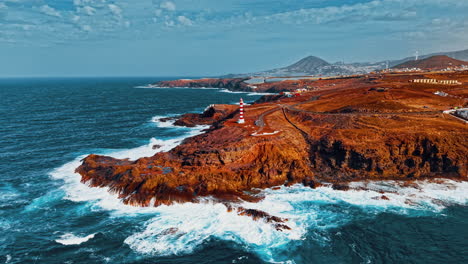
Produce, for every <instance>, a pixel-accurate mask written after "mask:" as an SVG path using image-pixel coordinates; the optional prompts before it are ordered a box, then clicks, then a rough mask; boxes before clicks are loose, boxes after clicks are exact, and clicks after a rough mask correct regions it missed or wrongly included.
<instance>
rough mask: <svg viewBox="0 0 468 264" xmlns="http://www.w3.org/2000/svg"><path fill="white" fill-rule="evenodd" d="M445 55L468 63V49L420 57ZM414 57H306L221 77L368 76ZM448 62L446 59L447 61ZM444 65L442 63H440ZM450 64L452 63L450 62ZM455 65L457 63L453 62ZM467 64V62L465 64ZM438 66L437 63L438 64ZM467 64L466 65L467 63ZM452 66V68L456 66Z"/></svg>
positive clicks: (421, 57)
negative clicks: (365, 59)
mask: <svg viewBox="0 0 468 264" xmlns="http://www.w3.org/2000/svg"><path fill="white" fill-rule="evenodd" d="M438 55H444V56H448V57H450V58H452V59H454V60H458V61H468V49H466V50H460V51H450V52H438V53H432V54H427V55H422V56H419V58H420V59H421V60H423V59H426V58H430V57H433V56H438ZM412 60H414V57H407V58H403V59H399V60H385V61H380V62H354V63H348V64H344V63H341V62H339V63H333V64H331V63H328V62H327V61H325V60H323V59H321V58H319V57H316V56H308V57H305V58H303V59H301V60H299V61H297V62H295V63H293V64H291V65H289V66H287V67H283V68H277V69H272V70H267V71H260V72H251V73H243V74H228V75H225V76H221V77H222V78H239V77H249V76H304V75H315V76H336V75H353V74H366V73H369V72H372V71H376V70H382V69H385V68H386V67H387V63H388V67H395V66H397V65H400V64H402V63H405V62H408V61H412ZM445 60H446V59H445ZM440 63H442V62H440ZM448 63H450V62H448ZM451 63H455V61H453V62H451ZM464 63H465V62H464ZM436 64H437V63H436ZM465 64H466V63H465ZM456 65H457V64H455V65H452V66H456Z"/></svg>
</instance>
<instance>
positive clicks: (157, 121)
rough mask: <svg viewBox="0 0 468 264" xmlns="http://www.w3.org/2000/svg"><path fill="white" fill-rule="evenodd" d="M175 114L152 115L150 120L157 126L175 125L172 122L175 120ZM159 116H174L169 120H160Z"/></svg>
mask: <svg viewBox="0 0 468 264" xmlns="http://www.w3.org/2000/svg"><path fill="white" fill-rule="evenodd" d="M176 116H177V115H165V116H159V115H158V116H153V117H152V118H151V122H152V123H154V124H155V125H156V126H157V127H166V128H168V127H175V126H174V123H175V121H176V119H175V117H176ZM161 118H174V119H171V120H167V121H160V119H161Z"/></svg>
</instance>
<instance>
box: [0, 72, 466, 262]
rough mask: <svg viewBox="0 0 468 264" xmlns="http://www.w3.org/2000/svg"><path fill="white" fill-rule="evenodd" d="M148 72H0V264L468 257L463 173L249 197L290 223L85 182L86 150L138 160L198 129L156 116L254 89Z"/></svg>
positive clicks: (248, 97) (448, 259)
mask: <svg viewBox="0 0 468 264" xmlns="http://www.w3.org/2000/svg"><path fill="white" fill-rule="evenodd" d="M157 80H159V79H158V78H107V79H106V78H88V79H0V263H278V262H279V263H425V264H427V263H468V207H467V199H468V185H467V184H466V183H458V182H452V181H446V182H445V183H443V184H434V183H428V182H420V183H419V184H418V188H415V187H396V183H392V182H380V183H372V184H367V185H366V184H365V183H356V184H357V185H362V186H366V188H368V189H371V190H368V191H364V190H362V191H348V192H344V191H335V190H332V189H330V188H327V187H323V188H318V189H315V190H312V189H310V188H305V187H301V186H293V187H288V188H286V187H282V188H281V189H280V190H274V191H273V190H265V191H264V192H265V194H266V199H265V200H264V201H262V202H260V203H256V204H249V203H245V206H248V207H249V208H259V209H262V210H265V211H267V212H269V213H271V214H274V215H278V216H283V217H287V218H289V219H290V220H289V222H288V225H290V226H291V227H292V231H289V232H280V231H277V230H275V229H274V228H273V227H272V226H271V225H270V224H268V223H263V222H261V221H257V222H256V221H253V220H252V219H251V218H249V217H244V216H238V215H236V214H235V213H229V212H227V210H226V208H225V206H224V205H221V204H216V203H214V202H211V201H207V202H206V203H202V204H181V205H174V206H169V207H168V206H162V207H158V208H136V207H130V206H124V205H123V204H122V203H120V201H119V200H118V199H117V198H116V197H115V196H114V195H112V194H109V193H108V192H107V191H106V190H105V189H96V188H89V187H87V186H86V185H84V184H81V183H80V182H79V175H77V174H75V173H74V172H73V171H74V168H76V166H78V164H79V160H80V158H82V157H83V156H84V155H86V154H90V153H100V154H107V155H112V156H115V157H119V158H125V157H128V158H131V159H136V158H138V157H143V156H149V155H152V154H153V153H154V151H155V150H152V148H151V146H152V145H153V144H160V145H163V149H170V148H172V147H174V146H176V145H177V144H179V143H180V141H181V140H182V139H183V138H184V137H187V136H190V135H194V134H196V133H200V130H201V129H200V128H195V129H188V128H177V127H174V126H172V125H171V124H170V123H169V124H167V123H158V122H156V121H155V120H154V117H158V116H172V115H177V114H182V113H186V112H201V111H202V110H203V109H204V108H205V107H206V106H207V105H209V104H213V103H234V102H236V101H238V100H239V97H241V96H242V97H244V99H245V100H246V101H253V100H255V99H257V98H258V97H259V95H249V94H246V93H243V94H239V93H227V92H225V91H223V90H218V89H186V88H180V89H145V88H136V87H138V86H141V85H145V84H148V83H151V82H154V81H157ZM379 191H382V192H385V195H386V196H388V197H389V198H390V200H388V201H387V200H382V199H377V198H378V197H379V196H381V194H380V193H379ZM169 228H177V230H178V231H177V232H164V231H165V230H168V229H169Z"/></svg>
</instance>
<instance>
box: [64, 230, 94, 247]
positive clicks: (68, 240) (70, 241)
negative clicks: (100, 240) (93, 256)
mask: <svg viewBox="0 0 468 264" xmlns="http://www.w3.org/2000/svg"><path fill="white" fill-rule="evenodd" d="M94 235H96V234H91V235H87V236H83V237H80V236H76V235H74V234H72V233H66V234H63V235H62V236H60V238H59V239H56V240H55V242H57V243H60V244H62V245H66V246H68V245H79V244H81V243H84V242H86V241H88V240H90V239H92V238H94Z"/></svg>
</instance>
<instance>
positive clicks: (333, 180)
mask: <svg viewBox="0 0 468 264" xmlns="http://www.w3.org/2000/svg"><path fill="white" fill-rule="evenodd" d="M429 77H431V78H444V75H437V76H429ZM454 77H455V78H458V79H460V80H467V79H468V73H467V72H465V73H457V74H455V75H454V76H451V78H454ZM410 78H412V76H403V75H402V76H394V75H391V76H390V75H389V76H370V77H362V78H358V79H342V80H340V79H336V80H323V81H317V83H316V87H318V89H317V90H315V91H311V92H307V93H304V94H302V95H301V96H299V97H294V98H286V97H275V98H269V99H268V100H264V101H265V102H264V101H259V103H257V104H254V105H252V106H247V107H246V124H243V125H240V124H237V123H236V120H237V115H238V113H237V109H236V108H237V107H235V106H218V107H214V108H208V109H207V111H205V113H203V114H199V115H195V114H193V115H185V116H182V117H181V118H180V119H179V120H180V122H181V124H185V125H195V124H205V125H206V124H210V125H212V126H211V128H210V129H209V130H208V131H206V132H205V133H204V134H201V135H198V136H195V137H192V138H188V139H186V140H184V141H183V142H182V144H180V145H179V146H177V147H175V148H174V149H172V150H170V151H168V152H159V153H156V154H155V155H154V156H152V157H145V158H140V159H138V160H135V161H130V160H119V159H114V158H112V157H105V156H99V155H90V156H88V157H86V158H85V159H84V160H83V163H82V165H81V166H80V167H78V168H77V172H79V173H80V174H81V176H82V182H86V183H88V184H90V185H91V186H94V187H109V188H110V191H112V192H115V193H117V194H118V195H119V196H120V197H121V198H122V199H123V201H125V202H126V203H129V204H134V205H142V206H149V205H160V204H171V203H173V202H186V201H192V202H196V201H198V200H199V198H200V197H205V196H212V197H215V198H217V199H219V200H223V201H225V200H230V201H232V200H238V199H243V200H252V201H255V200H257V199H261V197H258V195H257V194H256V192H255V189H256V188H267V187H273V186H277V185H283V184H286V185H290V184H294V183H302V184H304V185H307V186H311V187H316V186H318V185H320V184H334V185H335V186H336V187H337V188H341V189H346V183H347V182H350V181H356V180H376V179H398V180H414V179H420V178H437V177H444V178H455V179H459V180H467V178H468V171H467V157H468V132H467V131H468V130H467V127H466V124H464V123H463V122H460V121H459V120H457V119H455V118H452V117H450V116H448V115H445V114H442V113H441V110H443V109H446V108H449V107H453V106H459V104H460V100H459V99H456V98H452V97H440V96H437V95H434V94H433V92H434V91H435V90H434V89H437V87H433V86H430V85H420V84H413V83H409V82H408V79H410ZM332 84H333V85H332ZM382 87H384V88H385V89H381V88H382ZM457 89H458V90H457V91H460V90H463V89H467V86H466V85H462V86H460V87H458V88H457ZM346 107H348V108H350V109H353V111H344V112H343V111H340V110H339V109H344V108H346ZM267 132H268V133H267ZM269 132H272V133H269ZM240 211H242V210H240ZM244 213H245V212H244Z"/></svg>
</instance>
